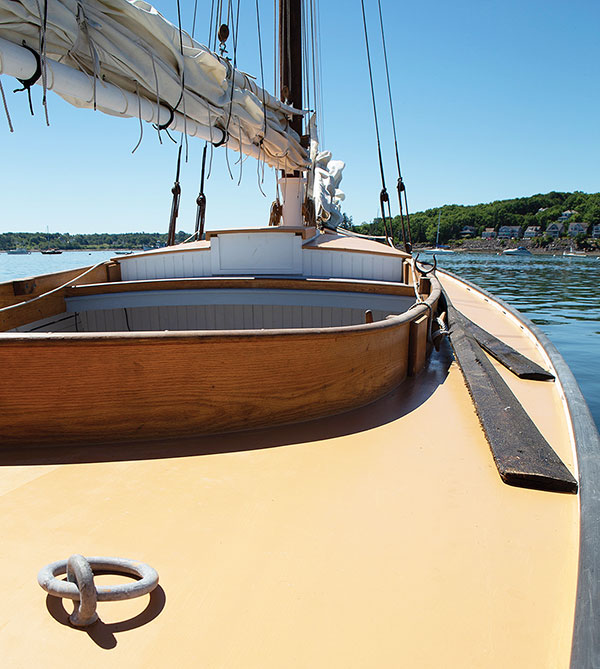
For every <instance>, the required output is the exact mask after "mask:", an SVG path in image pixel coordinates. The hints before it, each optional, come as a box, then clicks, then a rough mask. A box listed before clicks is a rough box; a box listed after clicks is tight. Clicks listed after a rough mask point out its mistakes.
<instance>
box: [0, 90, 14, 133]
mask: <svg viewBox="0 0 600 669" xmlns="http://www.w3.org/2000/svg"><path fill="white" fill-rule="evenodd" d="M0 95H1V96H2V103H3V105H4V113H5V114H6V120H7V121H8V129H9V130H10V131H11V132H14V131H15V129H14V128H13V124H12V121H11V120H10V113H9V111H8V104H7V103H6V95H4V88H2V80H0Z"/></svg>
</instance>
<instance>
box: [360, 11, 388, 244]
mask: <svg viewBox="0 0 600 669" xmlns="http://www.w3.org/2000/svg"><path fill="white" fill-rule="evenodd" d="M360 4H361V7H362V18H363V28H364V32H365V46H366V49H367V64H368V66H369V81H370V83H371V101H372V103H373V117H374V119H375V134H376V136H377V154H378V156H379V171H380V173H381V193H380V195H379V202H380V205H381V215H382V217H383V226H384V228H385V234H386V235H387V234H388V232H387V222H386V220H385V208H384V203H385V202H388V203H389V196H388V193H387V189H386V187H385V175H384V172H383V158H382V156H381V141H380V137H379V122H378V120H377V103H376V102H375V87H374V85H373V69H372V67H371V51H370V49H369V34H368V32H367V17H366V16H365V2H364V0H360Z"/></svg>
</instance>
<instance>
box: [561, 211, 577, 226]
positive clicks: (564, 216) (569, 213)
mask: <svg viewBox="0 0 600 669" xmlns="http://www.w3.org/2000/svg"><path fill="white" fill-rule="evenodd" d="M576 213H577V212H576V211H575V210H574V209H567V211H563V213H562V214H561V215H560V216H559V217H558V220H559V221H561V222H563V223H564V222H565V221H568V220H569V219H570V218H571V216H573V215H574V214H576Z"/></svg>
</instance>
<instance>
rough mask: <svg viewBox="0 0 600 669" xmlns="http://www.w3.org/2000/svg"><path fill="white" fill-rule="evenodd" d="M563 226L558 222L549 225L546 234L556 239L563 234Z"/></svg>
mask: <svg viewBox="0 0 600 669" xmlns="http://www.w3.org/2000/svg"><path fill="white" fill-rule="evenodd" d="M563 227H564V226H563V224H562V223H559V222H558V221H556V222H555V223H549V224H548V225H547V226H546V234H547V235H548V237H554V239H556V238H557V237H558V236H559V235H560V234H561V232H562V231H563Z"/></svg>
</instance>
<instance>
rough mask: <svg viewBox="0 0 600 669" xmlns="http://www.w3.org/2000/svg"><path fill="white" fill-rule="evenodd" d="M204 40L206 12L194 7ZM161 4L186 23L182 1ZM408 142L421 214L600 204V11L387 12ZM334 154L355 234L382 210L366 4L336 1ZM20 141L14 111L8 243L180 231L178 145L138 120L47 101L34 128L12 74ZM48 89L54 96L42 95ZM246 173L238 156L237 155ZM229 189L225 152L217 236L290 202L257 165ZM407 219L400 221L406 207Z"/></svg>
mask: <svg viewBox="0 0 600 669" xmlns="http://www.w3.org/2000/svg"><path fill="white" fill-rule="evenodd" d="M182 3H183V6H184V17H183V23H184V28H186V29H188V30H191V21H192V12H193V2H192V1H191V0H189V1H188V0H182ZM263 4H264V5H265V6H264V8H261V12H263V13H262V14H261V21H262V26H263V50H264V52H265V68H266V69H265V71H266V81H267V88H268V89H269V90H273V85H272V81H273V73H272V51H273V42H272V13H271V12H272V4H273V3H272V2H267V3H263ZM367 4H368V5H369V7H368V21H369V26H370V29H371V31H370V32H371V39H372V42H371V45H372V50H373V57H374V66H375V69H376V86H377V94H378V110H379V114H380V124H381V129H382V139H383V143H384V146H383V153H384V163H385V167H386V180H387V186H388V190H389V191H390V194H392V195H395V192H394V190H395V189H394V186H395V181H396V173H395V162H394V154H393V141H392V135H391V130H390V123H389V116H388V112H387V98H386V91H385V80H384V77H383V62H382V56H381V51H380V49H379V41H378V32H377V30H378V25H377V20H378V19H377V14H376V3H375V2H374V0H369V1H368V2H367ZM155 6H156V7H157V8H158V9H159V11H161V12H162V13H163V14H164V15H165V16H166V17H167V18H169V19H170V20H172V21H176V9H175V7H176V3H175V2H174V0H161V1H160V2H156V3H155ZM241 6H242V12H243V14H242V20H241V28H240V36H239V40H240V47H239V52H238V65H239V67H240V68H241V69H244V70H246V71H248V72H251V73H254V74H258V73H259V67H258V56H257V51H258V49H257V40H256V23H255V13H254V12H255V10H254V2H251V1H250V0H241ZM382 7H383V11H384V17H385V20H386V38H387V41H388V58H389V61H390V68H391V76H392V89H393V95H394V100H395V110H396V122H397V126H398V131H399V132H398V142H399V148H400V154H401V161H402V170H403V176H404V180H405V182H406V184H407V189H408V191H407V192H408V198H409V205H410V208H411V210H412V211H418V210H422V209H426V208H430V207H437V206H439V205H443V204H450V203H458V204H474V203H477V202H489V201H492V200H496V199H504V198H511V197H520V196H526V195H531V194H534V193H540V192H547V191H550V190H562V191H571V190H583V191H585V192H597V191H598V190H600V185H599V181H600V85H599V79H600V40H599V39H598V26H600V2H598V0H572V1H571V2H568V3H566V2H560V3H559V2H555V1H554V0H544V1H543V2H542V1H538V0H521V1H520V2H517V1H515V0H505V1H504V2H500V1H495V2H492V1H490V0H477V1H475V0H471V1H465V0H463V1H461V0H455V1H454V2H448V1H447V0H444V1H441V0H422V1H421V2H417V3H409V2H397V1H395V0H382ZM198 11H199V16H200V17H201V20H199V21H198V23H197V25H198V26H199V27H198V28H197V30H196V38H197V39H199V40H200V41H205V40H206V38H207V34H208V16H209V12H210V3H209V2H206V0H198ZM321 24H322V34H323V38H324V41H323V43H322V61H323V89H324V91H323V96H324V109H325V116H324V119H323V128H322V131H323V136H324V140H325V142H324V147H323V148H327V149H330V150H331V151H332V152H333V154H334V156H335V157H336V158H340V159H342V160H344V161H345V162H346V164H347V167H346V169H345V172H344V180H343V182H342V189H343V190H344V191H345V193H346V201H345V204H344V209H345V211H346V212H347V213H348V214H349V215H350V216H352V217H353V220H354V222H355V223H360V222H362V221H365V220H371V219H372V218H373V217H374V216H375V215H377V211H378V199H379V190H380V187H381V186H380V181H379V168H378V163H377V151H376V145H375V133H374V127H373V121H372V110H371V101H370V92H369V82H368V74H367V68H366V59H365V47H364V40H363V35H362V21H361V14H360V2H359V0H350V1H349V2H336V3H334V2H332V1H331V0H321ZM2 83H3V85H4V90H5V92H7V94H8V102H9V108H10V112H11V116H12V119H13V124H14V126H15V133H14V134H10V133H9V132H8V128H7V124H6V120H5V118H4V114H3V112H2V110H1V108H0V155H1V157H2V160H1V163H0V165H1V167H0V169H1V172H2V178H1V181H0V183H1V184H2V186H1V191H0V192H1V197H2V205H3V206H2V214H1V215H0V232H6V231H38V230H39V231H45V230H46V227H47V226H48V228H49V229H50V231H56V232H71V233H75V232H129V231H142V230H144V231H161V232H163V231H166V229H167V225H168V218H169V212H170V206H171V192H170V189H171V186H172V182H173V177H174V172H175V160H176V150H177V149H176V146H175V145H173V144H171V143H170V142H165V143H164V144H163V145H162V146H161V145H159V144H158V142H157V140H156V133H154V132H153V131H152V129H151V128H150V126H146V127H145V132H144V141H143V144H142V146H141V147H140V149H138V151H137V152H136V153H135V154H134V155H132V154H131V149H132V148H133V147H134V146H135V144H136V142H137V139H138V132H139V130H138V122H137V120H133V119H130V120H126V119H115V118H112V117H109V116H105V115H103V114H101V113H99V112H96V113H94V112H92V111H87V110H78V109H74V108H71V107H69V105H67V104H66V103H64V102H63V101H62V100H61V99H60V98H58V97H57V96H56V95H54V94H50V95H49V114H50V123H51V127H50V128H46V127H45V124H44V121H43V113H42V110H41V106H40V104H39V101H40V91H39V90H37V91H35V94H34V100H35V101H36V109H37V112H36V116H35V117H33V118H31V117H30V116H29V111H28V108H27V101H26V97H25V96H24V95H22V94H21V95H13V94H12V89H13V88H16V86H15V85H13V84H15V83H16V82H15V80H13V79H10V78H8V77H6V76H2ZM38 89H39V87H38ZM202 146H203V143H202V142H199V141H194V140H190V160H189V162H188V164H187V165H184V167H183V173H182V179H181V181H182V204H181V212H180V218H179V223H178V227H179V229H183V230H186V231H191V230H192V229H193V225H194V219H195V199H196V195H197V190H198V183H199V174H200V159H201V153H202ZM229 157H230V162H231V163H232V164H233V163H234V162H235V160H236V159H237V155H236V154H234V153H232V152H230V153H229ZM232 169H233V171H234V175H235V179H234V180H233V181H232V180H231V179H230V178H229V175H228V172H227V168H226V166H225V161H224V151H223V150H222V149H221V150H217V151H216V152H215V159H214V164H213V169H212V174H211V178H210V179H209V181H208V184H207V187H206V193H207V197H208V208H207V225H208V227H209V228H213V229H217V228H224V227H257V226H261V225H266V223H267V220H268V213H269V207H270V204H271V201H272V199H273V196H274V177H273V175H272V173H271V172H270V171H269V170H267V174H266V177H265V182H264V184H263V190H264V191H265V193H266V194H267V197H264V196H263V195H261V193H260V191H259V189H258V187H257V169H256V163H254V162H252V160H251V159H249V160H247V161H246V162H245V163H244V166H243V175H242V185H241V186H238V185H237V181H238V175H239V172H238V167H237V166H233V167H232ZM392 204H393V206H394V213H396V211H397V204H396V201H395V197H392Z"/></svg>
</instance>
